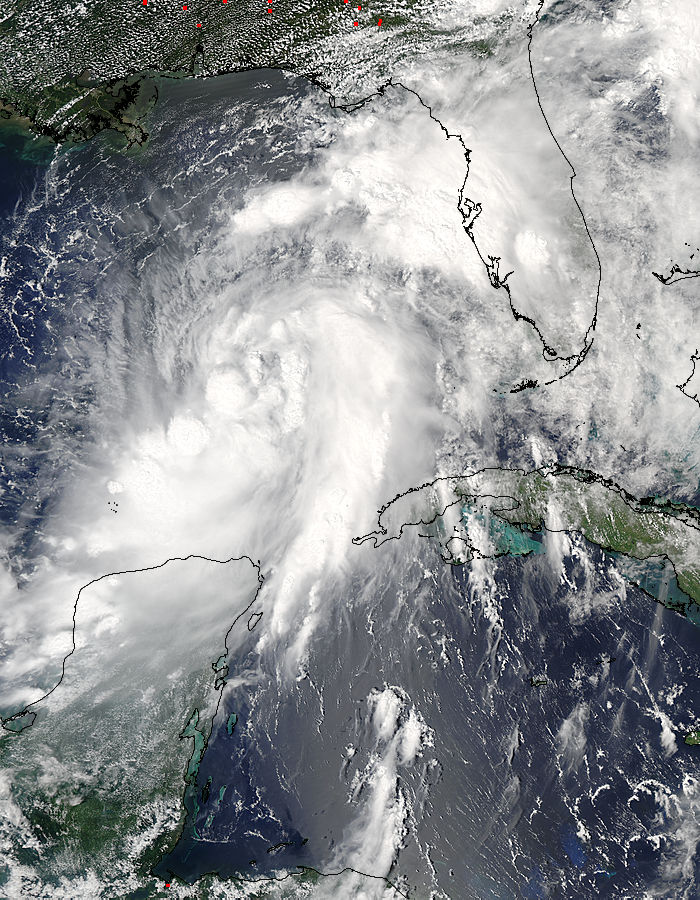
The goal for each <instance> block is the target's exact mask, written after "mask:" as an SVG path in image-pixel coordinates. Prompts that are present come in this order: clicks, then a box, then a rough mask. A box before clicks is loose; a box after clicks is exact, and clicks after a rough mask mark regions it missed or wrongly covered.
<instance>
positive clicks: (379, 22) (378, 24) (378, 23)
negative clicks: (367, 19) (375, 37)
mask: <svg viewBox="0 0 700 900" xmlns="http://www.w3.org/2000/svg"><path fill="white" fill-rule="evenodd" d="M381 24H382V20H381V19H380V20H379V21H378V22H377V28H379V26H380V25H381Z"/></svg>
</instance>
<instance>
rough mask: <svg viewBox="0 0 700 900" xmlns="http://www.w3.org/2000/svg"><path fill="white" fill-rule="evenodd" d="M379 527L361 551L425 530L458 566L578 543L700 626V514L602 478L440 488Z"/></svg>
mask: <svg viewBox="0 0 700 900" xmlns="http://www.w3.org/2000/svg"><path fill="white" fill-rule="evenodd" d="M378 525H379V528H378V530H377V531H374V532H371V533H370V534H367V535H364V536H363V537H359V538H355V543H363V542H364V541H366V540H372V541H373V542H374V545H375V546H379V545H380V544H382V543H384V542H385V541H387V540H392V539H395V538H399V537H400V536H401V534H402V533H403V532H404V531H405V530H407V529H410V528H412V527H415V528H417V529H419V533H420V534H421V535H422V536H424V537H429V538H432V539H433V540H436V541H437V542H438V543H439V546H440V552H441V555H442V557H443V559H444V560H445V562H448V563H451V564H455V565H459V564H462V563H465V562H468V561H469V560H470V559H473V558H479V557H481V558H485V557H496V556H504V555H510V556H514V555H516V556H517V555H526V554H529V553H532V552H538V551H539V550H541V546H542V545H541V540H537V536H538V533H542V532H570V533H578V534H580V535H582V536H583V537H584V538H585V539H586V540H587V541H589V542H590V543H592V544H595V545H597V546H598V547H601V548H602V549H603V550H606V551H608V552H609V553H611V554H612V555H613V556H614V557H615V559H616V560H617V562H618V565H619V568H620V571H621V573H622V574H623V575H624V576H625V577H626V578H627V579H628V580H629V581H632V582H634V583H635V584H637V585H638V586H639V587H641V588H642V589H643V590H645V591H646V592H647V593H649V594H651V595H652V596H653V597H654V598H655V599H657V600H659V602H661V603H663V604H664V605H666V606H668V607H670V608H672V609H674V610H676V611H678V612H680V613H682V614H683V615H686V616H687V617H688V618H690V619H691V620H693V621H694V622H696V623H697V624H700V510H699V509H697V508H696V507H693V506H689V505H686V504H682V503H676V502H671V501H668V500H663V499H659V498H656V497H646V498H642V499H638V498H636V497H634V496H632V495H631V494H630V493H628V492H627V491H625V490H624V489H623V488H621V487H620V486H619V485H617V484H615V482H613V481H611V480H610V479H607V478H604V477H602V476H600V475H597V474H595V473H593V472H589V471H586V470H583V469H577V468H574V467H569V466H559V465H552V466H547V467H543V468H541V469H536V470H534V471H531V472H525V471H522V470H520V469H502V468H501V469H499V468H494V469H483V470H481V471H479V472H475V473H474V474H471V475H463V476H458V477H448V478H438V479H436V480H435V481H433V482H429V483H427V484H424V485H421V486H420V487H417V488H413V489H411V490H409V491H407V492H406V493H403V494H400V495H399V496H397V497H396V498H395V499H394V500H392V501H391V502H390V503H388V504H386V506H384V507H383V508H382V509H381V510H380V511H379V520H378Z"/></svg>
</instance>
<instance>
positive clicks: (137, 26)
mask: <svg viewBox="0 0 700 900" xmlns="http://www.w3.org/2000/svg"><path fill="white" fill-rule="evenodd" d="M353 3H354V4H355V5H354V6H353V5H352V4H353ZM268 5H269V6H270V9H271V10H272V11H271V12H270V11H269V10H268ZM358 5H359V6H360V7H361V9H360V10H358V8H357V7H358ZM185 6H186V7H187V8H186V9H185V8H183V7H185ZM439 12H440V10H439V9H438V8H436V7H435V5H434V4H431V3H429V2H428V0H368V2H367V3H361V2H358V0H351V3H348V4H347V5H346V3H344V2H343V0H314V2H313V3H311V2H308V0H303V2H301V3H299V2H293V0H272V3H271V4H268V3H267V0H230V2H229V0H190V2H183V0H148V2H147V5H145V6H144V5H143V2H142V0H113V2H110V3H108V4H92V5H85V4H82V5H75V4H70V3H68V4H66V3H63V2H60V0H32V2H30V0H18V2H16V3H15V5H14V7H13V8H12V9H11V10H9V11H6V12H5V13H4V16H5V17H4V18H3V20H2V21H1V22H0V43H1V44H2V48H3V52H2V54H0V118H8V117H10V118H13V119H15V120H17V121H23V122H24V123H25V124H27V125H28V126H29V127H31V128H32V129H33V130H35V131H37V132H39V133H41V134H44V135H47V136H49V137H51V138H52V139H54V140H56V141H61V142H63V141H81V140H86V139H88V138H90V137H92V136H93V135H94V134H96V133H97V132H99V131H102V130H104V129H113V130H115V131H119V132H121V133H122V134H123V135H124V137H125V138H126V140H127V141H128V142H129V143H130V144H133V143H142V142H143V141H144V140H145V138H146V131H145V128H144V120H145V118H146V116H147V114H148V111H149V109H150V108H151V107H152V105H153V103H154V102H155V99H156V97H157V85H158V78H159V77H160V76H177V77H184V76H211V75H219V74H223V73H230V72H238V71H243V70H247V69H262V68H266V67H270V68H282V69H285V70H287V71H290V72H294V73H298V74H301V75H305V76H307V77H311V78H314V79H315V80H316V81H318V82H319V84H321V85H322V86H323V87H325V88H327V89H328V90H330V91H332V92H333V94H334V95H336V97H337V98H338V100H339V102H346V101H348V100H357V99H358V98H361V97H364V96H367V95H368V94H369V93H371V92H372V91H374V90H376V89H377V87H378V86H379V85H381V84H382V83H384V82H385V81H386V80H387V78H388V77H389V76H390V75H392V74H393V73H394V72H395V69H396V66H397V64H398V63H399V62H400V61H401V60H402V59H405V58H406V57H407V56H408V55H410V54H411V53H414V52H417V53H419V54H420V53H421V52H425V49H426V47H427V46H428V45H431V46H432V43H434V41H435V40H436V35H441V37H440V43H441V45H444V44H445V39H446V38H448V41H447V43H448V44H449V45H450V46H451V45H452V44H455V45H456V46H461V47H464V48H467V50H468V51H469V50H470V51H471V54H472V55H473V56H474V57H477V58H482V57H486V56H490V55H492V54H493V53H494V52H495V50H496V49H497V47H498V46H499V44H500V43H502V42H503V41H505V40H507V36H508V31H509V29H510V28H511V27H515V25H516V24H517V23H516V19H517V17H516V16H514V15H513V14H512V13H508V14H507V15H501V16H496V17H492V18H489V19H487V18H484V17H474V18H473V19H471V20H470V19H469V18H468V17H465V21H464V22H463V23H461V24H460V25H459V27H455V28H454V29H453V31H452V32H451V33H450V34H449V35H447V36H446V35H445V34H444V29H443V30H439V29H438V28H436V23H437V21H438V19H437V18H436V17H438V18H439ZM380 18H381V19H382V24H381V27H379V26H378V21H379V19H380ZM355 22H357V25H355V24H354V23H355ZM198 26H199V27H198ZM520 30H521V31H522V28H520Z"/></svg>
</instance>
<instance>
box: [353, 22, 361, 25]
mask: <svg viewBox="0 0 700 900" xmlns="http://www.w3.org/2000/svg"><path fill="white" fill-rule="evenodd" d="M352 24H353V25H359V24H360V23H359V22H353V23H352Z"/></svg>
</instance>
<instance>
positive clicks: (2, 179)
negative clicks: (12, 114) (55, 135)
mask: <svg viewBox="0 0 700 900" xmlns="http://www.w3.org/2000/svg"><path fill="white" fill-rule="evenodd" d="M55 153H56V145H55V144H53V143H52V142H51V141H49V140H47V139H46V138H41V137H37V136H35V135H33V134H31V133H30V132H28V131H27V130H26V129H25V128H22V127H21V126H19V125H17V124H15V123H13V122H8V121H7V120H2V119H0V232H3V231H4V230H5V228H6V227H7V224H8V220H9V218H10V216H11V215H12V212H13V211H14V209H15V207H16V206H17V203H19V202H21V201H22V199H23V198H26V197H27V196H28V195H29V194H31V192H32V190H33V189H34V186H35V185H36V181H37V178H38V177H40V176H41V175H42V174H43V172H45V171H46V169H47V168H48V166H49V165H50V164H51V160H52V159H53V157H54V154H55Z"/></svg>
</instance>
